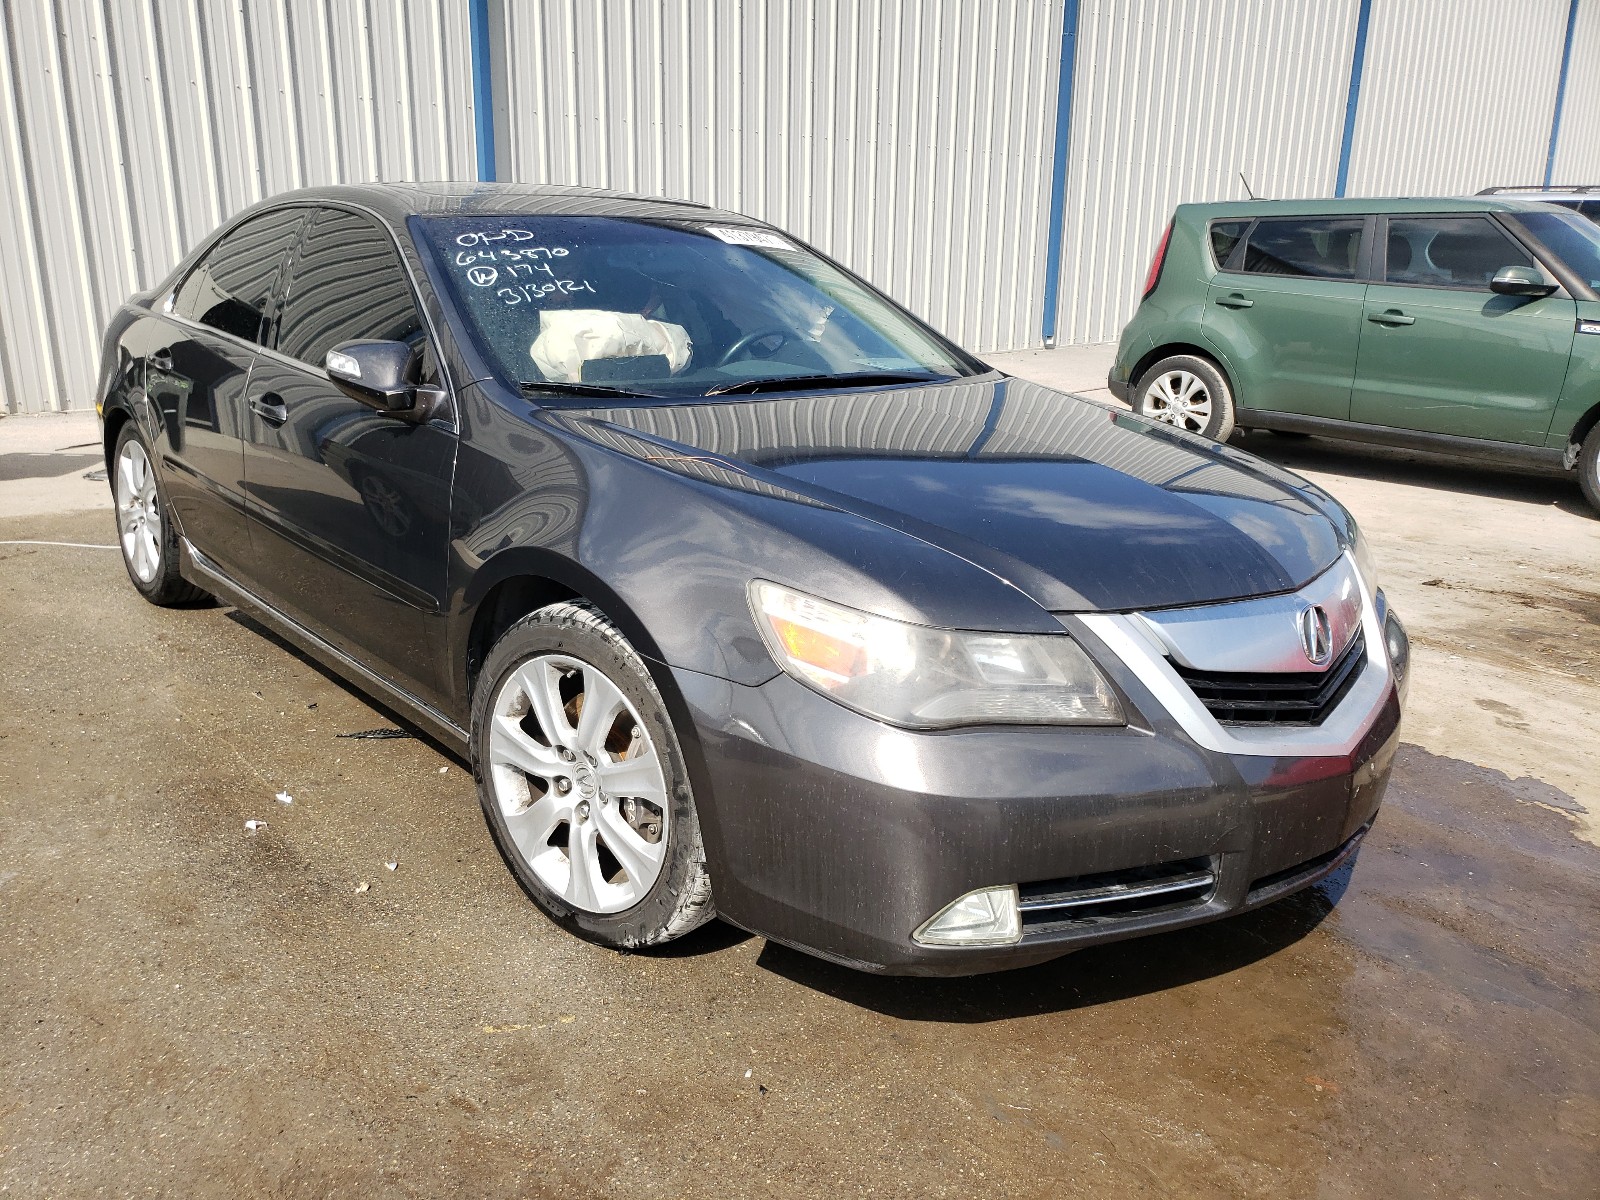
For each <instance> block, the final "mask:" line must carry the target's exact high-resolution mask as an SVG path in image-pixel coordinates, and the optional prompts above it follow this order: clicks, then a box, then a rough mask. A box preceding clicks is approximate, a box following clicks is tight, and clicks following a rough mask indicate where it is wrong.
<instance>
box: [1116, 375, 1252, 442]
mask: <svg viewBox="0 0 1600 1200" xmlns="http://www.w3.org/2000/svg"><path fill="white" fill-rule="evenodd" d="M1133 411H1134V412H1136V413H1138V414H1139V415H1140V416H1142V417H1148V418H1149V419H1150V420H1152V421H1159V422H1161V423H1162V424H1163V425H1172V426H1174V427H1175V428H1178V429H1182V430H1186V431H1187V432H1189V433H1198V434H1199V435H1200V436H1201V437H1207V438H1210V439H1211V440H1212V441H1216V442H1225V441H1227V440H1228V438H1229V437H1231V436H1232V435H1233V423H1234V411H1233V389H1232V388H1230V387H1229V386H1228V380H1227V377H1226V376H1224V375H1223V373H1222V370H1221V368H1219V367H1218V366H1217V364H1216V363H1214V362H1212V361H1211V360H1210V359H1207V358H1201V357H1199V356H1198V355H1194V354H1173V355H1170V356H1168V357H1167V358H1163V359H1161V360H1160V361H1159V362H1157V363H1155V364H1154V365H1152V366H1151V367H1150V368H1149V369H1148V370H1147V371H1145V373H1144V374H1143V375H1141V376H1140V377H1139V382H1138V385H1137V386H1136V387H1135V388H1134V392H1133Z"/></svg>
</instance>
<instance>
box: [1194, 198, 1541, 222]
mask: <svg viewBox="0 0 1600 1200" xmlns="http://www.w3.org/2000/svg"><path fill="white" fill-rule="evenodd" d="M1554 207H1555V206H1554V205H1551V204H1547V203H1544V202H1542V201H1540V200H1537V199H1532V198H1523V197H1519V196H1381V197H1380V196H1363V197H1360V198H1350V197H1341V198H1337V199H1335V198H1331V197H1330V198H1326V199H1321V200H1315V199H1313V200H1233V201H1228V202H1226V203H1222V204H1183V205H1179V211H1180V212H1185V210H1187V212H1186V215H1189V216H1198V217H1203V218H1208V219H1210V218H1217V217H1329V216H1333V217H1337V216H1365V215H1366V214H1367V213H1390V214H1394V213H1455V212H1462V213H1469V212H1548V211H1550V210H1552V209H1553V208H1554Z"/></svg>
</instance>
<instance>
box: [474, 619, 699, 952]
mask: <svg viewBox="0 0 1600 1200" xmlns="http://www.w3.org/2000/svg"><path fill="white" fill-rule="evenodd" d="M586 713H587V714H588V719H587V720H586V719H585V716H586ZM595 714H598V716H596V715H595ZM472 761H473V774H474V777H475V778H476V780H477V783H478V799H479V801H480V802H481V803H482V805H483V813H484V819H485V821H487V823H488V825H489V832H490V833H491V834H492V835H493V837H494V841H495V845H496V846H497V847H498V848H499V850H500V855H501V857H502V858H504V859H505V861H506V865H507V866H508V867H510V869H511V873H512V875H513V876H515V878H516V880H517V882H518V883H519V884H520V885H521V886H522V890H523V891H524V892H526V893H527V894H528V897H529V898H530V899H531V900H533V902H534V903H535V904H537V905H538V906H539V907H540V908H542V909H543V910H544V911H545V914H546V915H547V916H549V917H550V919H551V920H553V921H554V922H555V923H556V924H557V925H560V926H561V927H562V928H563V929H565V930H567V931H568V932H569V933H573V934H576V935H577V936H578V937H581V938H584V939H586V940H587V941H591V942H596V943H598V944H600V945H602V946H609V947H611V948H612V949H616V950H634V949H639V948H641V947H645V946H654V945H659V944H660V943H662V942H668V941H671V940H672V939H673V938H677V937H681V936H682V935H683V934H686V933H688V932H689V931H690V930H692V929H694V928H696V927H697V926H699V925H703V924H704V923H705V922H706V921H709V920H710V919H711V918H712V917H713V916H714V915H715V914H716V909H715V907H714V905H713V902H712V896H711V876H710V874H709V873H708V872H707V870H706V855H705V846H704V843H703V841H702V839H701V835H700V823H699V820H698V818H697V817H696V815H695V808H694V798H693V796H692V795H691V792H690V787H689V773H688V770H687V768H686V767H685V765H684V758H683V751H682V749H681V748H680V747H679V744H678V737H677V734H676V732H675V731H674V730H673V728H672V722H671V719H670V718H669V717H668V715H667V709H666V705H665V704H664V703H663V702H662V699H661V694H660V692H659V691H657V690H656V686H655V682H654V681H653V680H652V679H651V678H650V673H649V671H648V670H647V669H646V667H645V665H644V663H643V661H642V660H641V659H640V658H639V656H638V654H637V653H635V652H634V649H633V647H632V646H630V645H629V644H628V642H627V640H626V639H625V638H624V637H623V636H622V634H621V632H619V631H618V629H617V628H616V626H614V625H613V624H611V622H610V621H608V620H607V619H606V618H605V616H604V615H602V614H601V613H600V611H599V610H598V609H595V608H593V607H592V606H590V605H588V604H584V603H566V602H563V603H560V604H552V605H550V606H549V607H547V608H541V609H540V610H539V611H537V612H534V613H530V614H529V615H528V616H526V617H523V618H522V619H521V620H520V621H518V622H517V623H516V624H514V625H512V626H511V628H510V629H508V630H506V632H505V633H504V634H503V635H502V636H501V638H500V640H499V641H498V642H496V643H495V646H494V649H493V650H491V651H490V652H489V656H488V658H487V659H486V660H485V662H484V664H483V669H482V670H481V671H480V672H479V673H478V679H477V682H476V684H475V686H474V689H473V702H472Z"/></svg>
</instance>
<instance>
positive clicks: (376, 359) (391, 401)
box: [323, 341, 444, 422]
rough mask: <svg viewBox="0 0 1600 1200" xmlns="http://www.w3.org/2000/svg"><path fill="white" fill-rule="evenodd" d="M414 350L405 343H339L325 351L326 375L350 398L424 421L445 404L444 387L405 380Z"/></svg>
mask: <svg viewBox="0 0 1600 1200" xmlns="http://www.w3.org/2000/svg"><path fill="white" fill-rule="evenodd" d="M413 353H414V351H413V350H412V348H411V347H410V346H408V345H406V344H405V343H404V342H380V341H356V342H342V343H341V344H339V345H338V346H335V347H334V348H333V349H332V350H329V351H328V356H327V358H326V359H324V360H323V367H324V369H325V370H326V371H327V372H328V378H329V379H331V380H333V382H334V383H335V384H336V385H337V386H338V388H339V390H340V391H341V392H343V393H344V394H345V395H346V396H349V397H350V398H351V399H352V400H356V401H359V402H360V403H362V404H365V405H367V406H368V407H369V408H375V409H377V410H378V411H379V412H386V413H393V414H394V415H395V416H397V417H404V418H405V419H406V420H409V421H418V422H421V421H426V420H428V419H429V418H430V417H431V416H433V414H434V412H435V411H437V409H438V408H440V407H441V406H442V405H443V403H444V389H443V388H437V387H429V386H426V385H422V384H415V383H412V382H410V381H409V380H408V379H407V375H408V374H409V373H410V370H411V360H412V356H413Z"/></svg>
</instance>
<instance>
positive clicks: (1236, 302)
mask: <svg viewBox="0 0 1600 1200" xmlns="http://www.w3.org/2000/svg"><path fill="white" fill-rule="evenodd" d="M1217 303H1218V304H1220V305H1222V307H1223V308H1252V307H1254V306H1255V301H1254V300H1247V299H1245V298H1244V297H1243V296H1241V295H1239V293H1238V292H1235V293H1233V295H1231V296H1218V297H1217Z"/></svg>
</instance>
